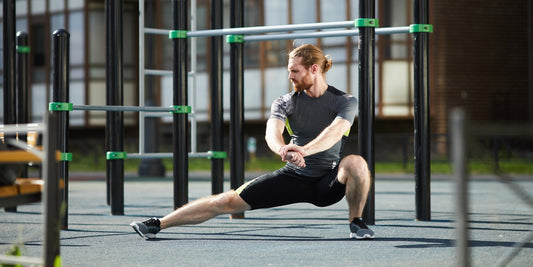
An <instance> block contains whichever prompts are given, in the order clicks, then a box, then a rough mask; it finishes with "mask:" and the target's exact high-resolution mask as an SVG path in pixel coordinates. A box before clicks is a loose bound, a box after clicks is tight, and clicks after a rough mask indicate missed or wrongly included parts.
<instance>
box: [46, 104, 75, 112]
mask: <svg viewBox="0 0 533 267" xmlns="http://www.w3.org/2000/svg"><path fill="white" fill-rule="evenodd" d="M72 107H73V105H72V103H63V102H50V103H49V104H48V110H49V111H72Z"/></svg>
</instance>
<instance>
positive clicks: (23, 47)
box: [17, 45, 30, 54]
mask: <svg viewBox="0 0 533 267" xmlns="http://www.w3.org/2000/svg"><path fill="white" fill-rule="evenodd" d="M17 52H18V53H22V54H27V53H29V52H30V47H29V46H26V45H17Z"/></svg>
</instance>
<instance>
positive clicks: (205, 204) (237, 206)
mask: <svg viewBox="0 0 533 267" xmlns="http://www.w3.org/2000/svg"><path fill="white" fill-rule="evenodd" d="M246 210H250V205H248V204H247V203H246V202H245V201H244V200H243V199H242V198H241V197H240V196H239V195H238V194H237V193H236V192H235V191H233V190H232V191H228V192H225V193H222V194H219V195H213V196H208V197H204V198H200V199H197V200H195V201H193V202H191V203H188V204H186V205H184V206H183V207H181V208H178V209H176V210H175V211H173V212H171V213H170V214H168V215H166V216H165V217H163V218H162V219H160V221H161V229H165V228H169V227H173V226H180V225H186V224H198V223H202V222H205V221H207V220H209V219H211V218H214V217H216V216H218V215H221V214H229V213H239V212H243V211H246Z"/></svg>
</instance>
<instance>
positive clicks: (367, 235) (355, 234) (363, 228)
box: [350, 218, 374, 239]
mask: <svg viewBox="0 0 533 267" xmlns="http://www.w3.org/2000/svg"><path fill="white" fill-rule="evenodd" d="M350 238H355V239H372V238H374V231H372V230H370V228H368V226H367V225H366V223H364V222H363V221H361V219H359V218H355V219H353V221H352V222H351V223H350Z"/></svg>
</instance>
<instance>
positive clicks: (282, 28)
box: [144, 20, 355, 37]
mask: <svg viewBox="0 0 533 267" xmlns="http://www.w3.org/2000/svg"><path fill="white" fill-rule="evenodd" d="M353 27H355V21H353V20H349V21H337V22H317V23H302V24H288V25H273V26H255V27H241V28H229V29H213V30H200V31H188V32H187V37H210V36H222V35H235V34H261V33H269V32H287V31H305V30H324V29H335V28H353ZM170 31H171V30H164V29H154V28H145V29H144V32H145V33H151V34H160V35H168V33H169V32H170Z"/></svg>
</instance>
